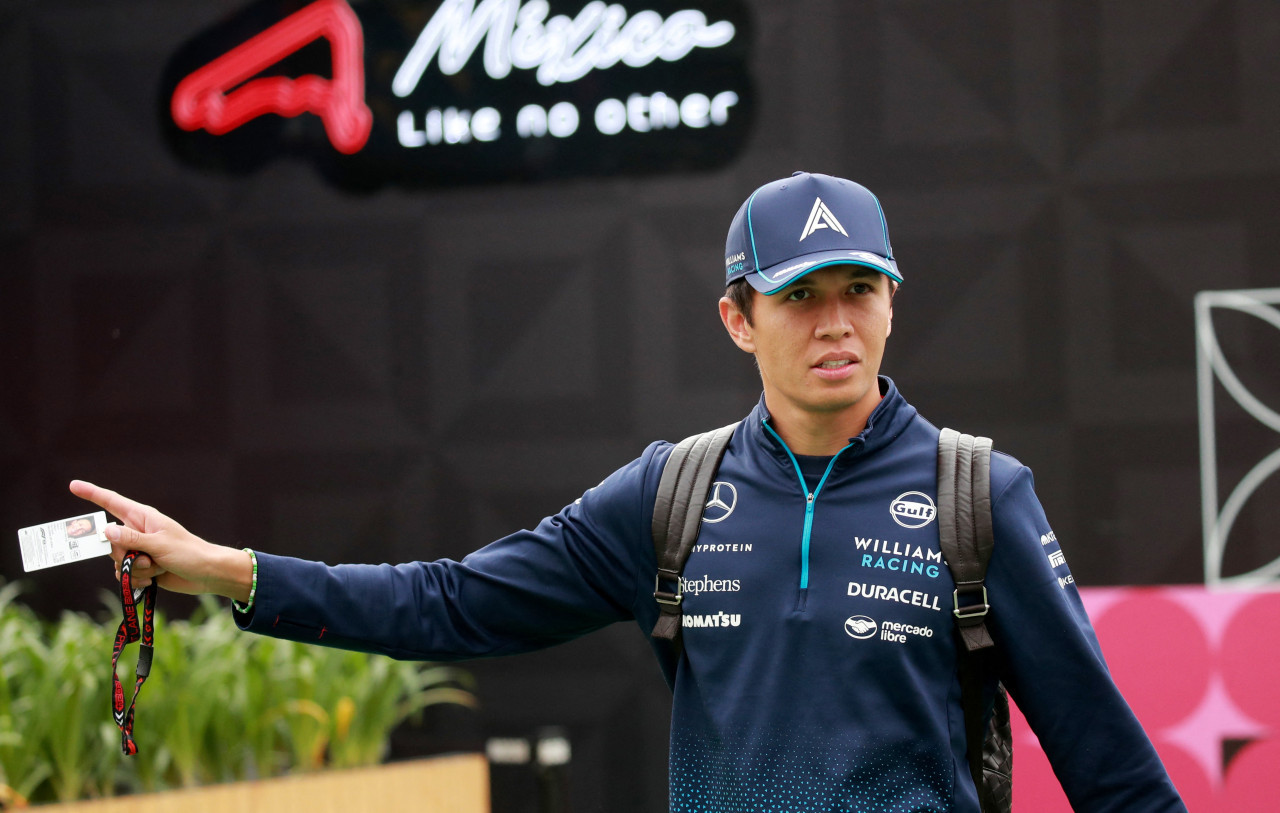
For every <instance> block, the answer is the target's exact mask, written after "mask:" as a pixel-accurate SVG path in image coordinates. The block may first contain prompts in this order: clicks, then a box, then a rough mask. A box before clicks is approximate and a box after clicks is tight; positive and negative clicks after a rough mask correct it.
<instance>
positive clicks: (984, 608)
mask: <svg viewBox="0 0 1280 813" xmlns="http://www.w3.org/2000/svg"><path fill="white" fill-rule="evenodd" d="M966 587H968V589H966V590H965V592H966V593H977V590H975V589H973V587H972V586H968V585H966ZM978 588H979V589H981V590H982V601H981V602H979V603H977V604H966V605H964V606H963V607H961V606H960V588H959V587H957V588H956V589H955V592H953V593H952V594H951V600H952V602H953V603H954V604H955V609H954V610H952V611H951V612H952V614H953V615H955V617H956V618H958V619H960V620H964V619H967V618H982V617H983V616H984V615H986V614H987V612H988V611H989V610H990V609H991V605H990V604H988V603H987V586H986V585H985V584H979V585H978Z"/></svg>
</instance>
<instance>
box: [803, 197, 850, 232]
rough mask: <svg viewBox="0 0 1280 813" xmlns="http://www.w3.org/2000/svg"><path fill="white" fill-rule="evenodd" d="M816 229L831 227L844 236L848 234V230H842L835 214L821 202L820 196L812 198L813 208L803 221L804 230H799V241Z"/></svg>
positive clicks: (842, 227)
mask: <svg viewBox="0 0 1280 813" xmlns="http://www.w3.org/2000/svg"><path fill="white" fill-rule="evenodd" d="M818 229H833V230H835V231H838V232H840V233H841V234H843V235H844V236H845V237H848V236H849V232H847V231H845V230H844V226H841V225H840V221H839V220H836V216H835V215H834V214H832V213H831V210H830V209H829V208H827V204H825V203H823V202H822V198H814V199H813V209H812V210H811V211H810V212H809V219H808V220H807V221H805V224H804V231H802V232H800V242H804V238H806V237H808V236H809V235H811V234H813V233H814V232H815V231H817V230H818Z"/></svg>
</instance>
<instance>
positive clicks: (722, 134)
mask: <svg viewBox="0 0 1280 813" xmlns="http://www.w3.org/2000/svg"><path fill="white" fill-rule="evenodd" d="M639 2H643V4H644V8H641V9H637V10H630V9H628V8H627V7H625V6H624V5H622V4H619V3H612V4H609V3H605V2H601V0H591V2H585V3H584V2H582V0H560V1H559V2H556V1H555V0H523V1H522V0H441V1H440V2H438V3H435V8H434V9H431V5H432V0H426V4H427V9H426V11H427V12H429V13H423V10H422V9H419V8H411V7H409V6H408V5H407V4H406V3H405V2H403V0H365V2H361V3H355V4H354V5H352V4H349V3H348V2H347V0H315V2H311V3H309V4H306V3H301V2H298V0H259V2H256V3H254V4H252V5H251V6H249V7H247V8H246V9H245V10H244V11H242V12H241V13H239V14H238V15H235V16H233V17H232V18H230V19H228V20H226V21H224V22H223V23H222V24H220V25H218V26H216V27H214V28H212V29H210V30H208V31H206V32H205V33H203V34H201V35H199V36H197V37H196V38H194V39H193V40H192V41H191V42H189V43H188V44H187V45H186V46H184V47H183V49H182V50H180V51H179V52H178V53H177V54H176V55H175V56H174V58H173V59H172V60H171V61H170V64H169V67H168V70H167V72H166V78H165V80H164V84H163V86H162V88H161V92H162V93H164V94H165V96H166V98H167V99H168V111H167V112H168V114H169V115H168V117H167V119H166V120H165V122H164V125H165V128H166V132H167V133H168V136H169V141H170V143H171V145H172V146H173V147H174V149H175V150H176V151H177V152H178V154H179V155H180V156H182V157H183V158H184V159H186V160H188V161H189V162H191V163H194V164H199V165H203V166H208V167H212V168H216V169H218V170H230V171H232V172H237V171H249V170H252V169H255V168H256V167H258V166H261V165H262V164H265V163H267V162H268V161H271V160H275V159H276V158H278V157H281V156H285V155H291V156H296V157H302V158H305V159H308V160H310V161H312V162H313V163H315V164H316V166H317V167H318V168H319V169H320V171H321V172H322V173H324V174H325V175H326V176H328V177H330V178H331V179H332V180H334V181H336V182H338V183H340V184H343V185H350V186H360V187H370V186H377V185H380V184H383V183H398V184H403V185H410V186H412V185H449V184H460V183H480V182H492V181H506V180H539V179H544V178H557V177H571V176H578V175H589V174H644V173H651V172H662V171H677V170H678V171H686V170H696V169H709V168H713V167H716V166H721V165H723V164H725V163H727V162H728V161H729V160H731V159H732V157H733V156H734V155H735V154H736V153H737V151H738V150H739V149H740V148H741V146H742V145H743V143H745V140H746V135H747V133H748V129H749V125H750V122H751V113H752V101H753V98H754V97H753V89H752V84H751V81H750V78H749V76H748V74H747V71H746V52H747V43H748V42H749V35H750V20H749V18H748V17H747V14H746V9H745V7H744V6H743V0H639ZM695 5H696V6H699V7H698V8H691V6H695ZM424 19H425V20H426V22H425V24H424V23H423V22H422V20H424ZM326 46H327V47H326ZM285 120H290V123H288V124H286V123H285Z"/></svg>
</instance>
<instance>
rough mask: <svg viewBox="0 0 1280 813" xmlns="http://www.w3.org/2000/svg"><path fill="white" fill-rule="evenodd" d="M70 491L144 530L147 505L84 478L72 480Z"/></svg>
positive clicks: (130, 524)
mask: <svg viewBox="0 0 1280 813" xmlns="http://www.w3.org/2000/svg"><path fill="white" fill-rule="evenodd" d="M71 493H72V494H74V495H76V496H77V497H79V498H80V499H82V500H88V501H89V502H91V503H95V504H96V505H98V506H99V507H100V508H105V509H106V510H108V511H110V512H111V513H112V514H114V515H115V516H117V517H119V518H120V519H122V520H124V521H125V523H126V524H127V525H129V526H130V527H133V528H137V529H138V530H146V524H147V507H146V506H145V505H143V504H142V503H140V502H136V501H134V500H131V499H129V498H128V497H126V496H124V495H123V494H117V493H116V492H114V491H112V490H111V489H109V488H102V487H101V486H95V485H94V484H93V483H87V482H85V481H84V480H72V481H71Z"/></svg>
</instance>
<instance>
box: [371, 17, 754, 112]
mask: <svg viewBox="0 0 1280 813" xmlns="http://www.w3.org/2000/svg"><path fill="white" fill-rule="evenodd" d="M550 10H551V6H550V4H549V3H547V2H546V0H530V2H528V3H525V4H524V7H523V8H522V7H521V5H520V0H481V3H480V7H479V8H476V4H475V0H445V2H444V3H442V4H441V5H440V8H439V10H437V11H436V13H435V15H434V16H432V18H431V21H430V22H428V23H427V25H426V27H425V28H423V29H422V34H421V35H420V36H419V37H418V40H417V42H415V43H414V44H413V49H412V50H411V51H409V55H408V56H407V57H406V58H405V60H404V63H403V64H402V65H401V66H400V70H399V71H397V72H396V76H395V79H393V80H392V82H391V90H392V91H394V92H395V94H396V95H397V96H408V95H409V94H410V93H412V92H413V90H414V88H416V87H417V86H418V80H419V79H420V78H421V77H422V72H423V71H424V70H425V69H426V67H427V64H428V63H429V62H430V61H431V58H432V57H433V56H434V57H436V60H437V63H438V64H439V66H440V72H441V73H443V74H446V75H449V76H452V75H453V74H455V73H457V72H458V71H460V70H462V68H463V66H464V65H466V63H467V61H468V60H470V59H471V55H472V54H473V53H475V50H476V48H477V47H479V45H480V40H481V39H482V38H485V37H488V41H487V42H486V44H485V49H484V69H485V73H487V74H488V75H489V76H490V77H492V78H494V79H503V78H505V77H506V76H507V75H508V74H510V73H511V69H512V68H513V67H514V68H521V69H524V70H532V71H536V75H537V77H538V83H539V84H542V85H554V84H555V83H556V82H573V81H576V80H578V79H581V78H582V77H584V76H586V75H587V74H588V73H590V72H591V71H592V70H605V69H608V68H612V67H613V66H615V65H617V64H618V63H619V62H621V63H622V64H624V65H629V66H630V67H633V68H643V67H644V66H646V65H648V64H650V63H651V62H653V61H654V60H655V59H663V60H665V61H667V62H678V61H680V60H681V59H684V58H685V57H686V56H687V55H688V54H689V52H690V51H692V50H693V49H694V48H718V47H720V46H721V45H726V44H728V42H729V41H730V40H732V39H733V35H734V27H733V24H732V23H729V22H725V21H721V22H717V23H713V24H708V23H707V17H706V15H705V14H703V13H702V12H701V11H697V10H694V9H683V10H681V11H677V12H675V13H674V14H672V15H671V16H670V17H668V18H667V19H666V20H663V19H662V15H661V14H659V13H658V12H656V11H641V12H638V13H637V14H635V15H633V16H632V17H631V19H629V20H628V19H627V10H626V9H625V8H623V7H622V6H618V5H614V6H610V5H607V4H605V3H602V2H599V0H595V2H591V3H587V5H586V6H584V7H583V9H582V11H580V12H578V16H577V17H575V18H573V19H570V18H569V17H567V16H564V15H557V16H555V17H552V18H551V19H550V20H548V19H547V14H548V13H549V12H550Z"/></svg>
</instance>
